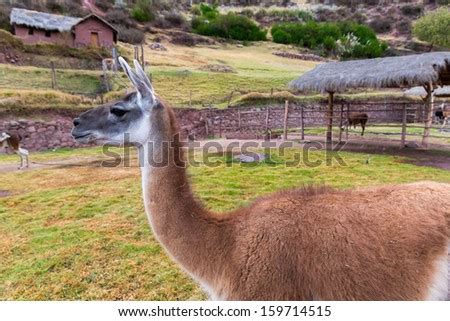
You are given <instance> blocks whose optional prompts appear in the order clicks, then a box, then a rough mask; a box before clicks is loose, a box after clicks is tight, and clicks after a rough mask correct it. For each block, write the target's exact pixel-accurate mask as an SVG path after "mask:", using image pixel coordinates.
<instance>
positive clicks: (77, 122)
mask: <svg viewBox="0 0 450 321" xmlns="http://www.w3.org/2000/svg"><path fill="white" fill-rule="evenodd" d="M79 124H80V118H75V119H74V120H73V125H74V126H75V127H77V126H78V125H79Z"/></svg>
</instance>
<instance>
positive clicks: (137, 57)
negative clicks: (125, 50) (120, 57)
mask: <svg viewBox="0 0 450 321" xmlns="http://www.w3.org/2000/svg"><path fill="white" fill-rule="evenodd" d="M138 50H139V49H138V46H134V59H136V60H139V51H138Z"/></svg>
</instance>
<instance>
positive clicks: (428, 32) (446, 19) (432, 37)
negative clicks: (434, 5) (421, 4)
mask: <svg viewBox="0 0 450 321" xmlns="http://www.w3.org/2000/svg"><path fill="white" fill-rule="evenodd" d="M449 30H450V10H449V9H448V8H446V7H444V8H441V9H438V10H435V11H433V12H430V13H429V14H427V15H425V16H423V17H422V18H420V19H418V20H417V21H416V22H415V23H414V25H413V33H414V35H415V36H416V37H417V38H419V39H420V40H422V41H426V42H429V43H430V44H431V47H430V50H431V49H432V48H433V46H434V45H437V46H442V47H446V48H450V32H449Z"/></svg>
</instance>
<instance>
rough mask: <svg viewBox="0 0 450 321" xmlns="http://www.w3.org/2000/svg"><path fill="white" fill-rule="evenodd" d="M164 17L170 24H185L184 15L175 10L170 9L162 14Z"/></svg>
mask: <svg viewBox="0 0 450 321" xmlns="http://www.w3.org/2000/svg"><path fill="white" fill-rule="evenodd" d="M164 19H166V20H167V21H168V22H169V23H170V24H171V26H174V27H181V26H184V25H185V24H186V19H185V18H184V16H183V15H182V14H181V13H179V12H176V11H170V12H167V13H165V14H164Z"/></svg>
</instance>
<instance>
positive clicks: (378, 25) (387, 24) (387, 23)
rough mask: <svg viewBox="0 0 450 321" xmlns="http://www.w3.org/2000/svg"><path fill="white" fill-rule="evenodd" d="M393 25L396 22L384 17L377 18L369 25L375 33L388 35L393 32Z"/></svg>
mask: <svg viewBox="0 0 450 321" xmlns="http://www.w3.org/2000/svg"><path fill="white" fill-rule="evenodd" d="M393 23H394V21H392V19H391V18H383V17H382V16H376V17H374V19H373V20H372V21H371V22H370V23H369V25H370V27H371V28H372V29H373V30H374V31H375V32H378V33H386V32H389V31H391V29H392V24H393Z"/></svg>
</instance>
